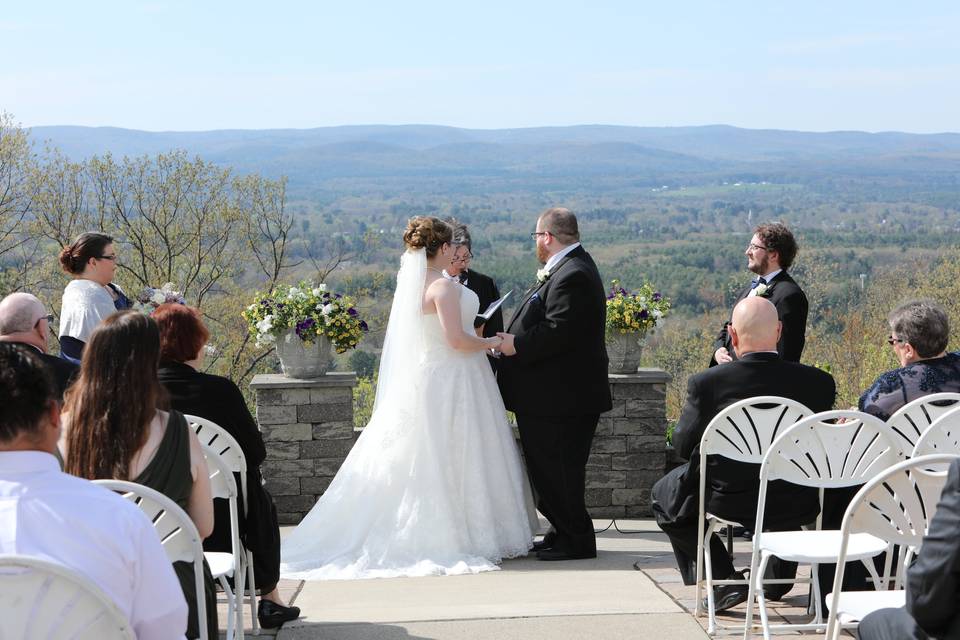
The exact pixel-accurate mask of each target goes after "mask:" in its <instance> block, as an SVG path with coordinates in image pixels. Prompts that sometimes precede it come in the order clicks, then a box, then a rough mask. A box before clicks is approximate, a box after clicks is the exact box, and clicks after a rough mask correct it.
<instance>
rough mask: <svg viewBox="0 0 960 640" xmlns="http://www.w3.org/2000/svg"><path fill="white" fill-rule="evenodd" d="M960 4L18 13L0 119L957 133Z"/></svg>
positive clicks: (218, 7)
mask: <svg viewBox="0 0 960 640" xmlns="http://www.w3.org/2000/svg"><path fill="white" fill-rule="evenodd" d="M958 34H960V3H958V2H956V1H955V0H954V1H951V2H940V1H930V2H917V3H905V2H902V1H899V2H888V1H885V0H874V1H872V2H860V1H850V2H843V1H837V0H834V1H832V2H820V1H819V0H809V1H807V2H796V1H795V2H790V3H786V2H778V1H776V0H767V1H766V2H736V1H733V0H732V1H729V2H716V1H710V2H706V1H705V2H683V1H678V2H673V3H670V2H662V1H661V2H646V1H644V0H633V1H632V2H631V1H609V2H606V1H603V0H594V1H593V2H565V1H563V0H551V1H549V2H540V1H536V2H533V1H530V2H525V1H523V0H514V1H513V2H501V1H500V0H484V2H471V3H468V2H463V1H462V0H461V1H457V0H444V1H436V2H426V1H419V0H408V1H407V2H395V1H392V2H386V1H364V0H353V1H352V2H349V1H345V0H338V1H337V2H332V1H330V0H315V1H314V2H284V1H283V0H275V1H274V2H265V1H263V0H261V1H260V2H240V1H235V2H229V3H228V2H219V1H209V2H163V1H162V0H161V1H156V2H138V1H119V0H104V1H98V0H94V1H93V2H75V1H71V2H61V1H52V0H50V1H45V2H16V3H8V4H7V6H5V7H4V9H3V11H2V12H0V59H2V60H3V61H4V64H3V65H2V67H0V111H7V112H9V113H11V114H13V116H14V117H15V119H16V120H17V121H19V122H21V123H22V124H24V125H27V126H34V125H52V124H77V125H93V126H102V125H109V126H121V127H129V128H137V129H147V130H156V131H159V130H207V129H225V128H245V129H260V128H288V127H295V128H307V127H318V126H330V125H340V124H409V123H420V124H423V123H429V124H444V125H453V126H463V127H477V128H502V127H530V126H545V125H570V124H587V123H602V124H624V125H641V126H679V125H702V124H731V125H736V126H742V127H750V128H779V129H799V130H808V131H828V130H839V129H857V130H866V131H888V130H900V131H911V132H938V131H960V37H958Z"/></svg>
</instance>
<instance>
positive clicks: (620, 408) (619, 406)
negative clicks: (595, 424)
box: [600, 400, 627, 420]
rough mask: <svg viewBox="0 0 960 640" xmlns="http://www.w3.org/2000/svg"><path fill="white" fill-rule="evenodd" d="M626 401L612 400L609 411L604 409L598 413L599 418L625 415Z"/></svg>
mask: <svg viewBox="0 0 960 640" xmlns="http://www.w3.org/2000/svg"><path fill="white" fill-rule="evenodd" d="M626 410H627V403H626V402H625V401H623V400H615V401H614V402H613V408H612V409H610V411H606V412H604V413H601V414H600V418H601V420H602V419H603V418H622V417H623V416H625V415H626Z"/></svg>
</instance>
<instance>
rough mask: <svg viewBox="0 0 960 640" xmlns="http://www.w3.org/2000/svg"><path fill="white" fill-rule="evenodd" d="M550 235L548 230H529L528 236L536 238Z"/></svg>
mask: <svg viewBox="0 0 960 640" xmlns="http://www.w3.org/2000/svg"><path fill="white" fill-rule="evenodd" d="M549 235H551V234H550V232H549V231H531V232H530V237H531V238H536V237H537V236H549Z"/></svg>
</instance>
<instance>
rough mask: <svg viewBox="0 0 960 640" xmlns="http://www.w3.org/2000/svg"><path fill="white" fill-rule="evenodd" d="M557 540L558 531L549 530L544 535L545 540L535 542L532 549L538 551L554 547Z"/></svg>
mask: <svg viewBox="0 0 960 640" xmlns="http://www.w3.org/2000/svg"><path fill="white" fill-rule="evenodd" d="M556 541H557V532H556V531H547V533H546V534H545V535H544V536H543V540H540V541H539V542H534V543H533V547H532V549H533V550H534V551H536V552H538V553H539V552H540V551H546V550H547V549H553V545H554V544H555V543H556Z"/></svg>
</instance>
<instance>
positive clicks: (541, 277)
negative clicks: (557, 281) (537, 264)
mask: <svg viewBox="0 0 960 640" xmlns="http://www.w3.org/2000/svg"><path fill="white" fill-rule="evenodd" d="M549 278H550V272H549V271H547V270H546V269H537V282H539V283H540V284H543V283H544V282H546V281H547V279H549Z"/></svg>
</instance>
